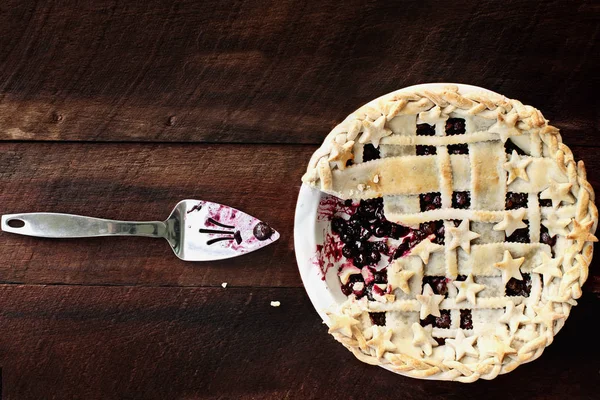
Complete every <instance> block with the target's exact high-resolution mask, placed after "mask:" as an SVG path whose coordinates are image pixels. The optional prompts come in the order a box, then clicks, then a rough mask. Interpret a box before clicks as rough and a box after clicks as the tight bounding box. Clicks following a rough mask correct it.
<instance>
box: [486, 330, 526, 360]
mask: <svg viewBox="0 0 600 400" xmlns="http://www.w3.org/2000/svg"><path fill="white" fill-rule="evenodd" d="M512 341H513V338H512V337H509V338H508V342H505V341H504V340H502V339H500V338H499V337H498V336H496V335H493V336H492V337H491V338H488V339H487V340H480V341H479V342H478V344H479V349H480V350H481V353H482V354H484V355H488V356H495V357H497V358H498V360H499V361H500V362H502V360H504V357H505V356H506V355H507V354H516V353H517V350H516V349H513V348H512V347H510V344H511V343H512Z"/></svg>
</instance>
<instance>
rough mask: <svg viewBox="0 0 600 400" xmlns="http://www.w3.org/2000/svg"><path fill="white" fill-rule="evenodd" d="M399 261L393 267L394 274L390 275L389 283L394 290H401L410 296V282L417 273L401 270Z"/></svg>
mask: <svg viewBox="0 0 600 400" xmlns="http://www.w3.org/2000/svg"><path fill="white" fill-rule="evenodd" d="M401 268H402V267H401V266H400V264H399V261H398V260H396V261H395V262H394V265H393V273H391V274H388V283H389V284H390V285H392V288H400V289H401V290H402V291H403V292H404V293H406V294H410V286H408V281H409V280H410V278H412V277H413V275H414V274H415V271H405V270H402V269H401Z"/></svg>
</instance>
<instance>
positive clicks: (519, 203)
mask: <svg viewBox="0 0 600 400" xmlns="http://www.w3.org/2000/svg"><path fill="white" fill-rule="evenodd" d="M523 207H527V193H515V192H508V193H507V194H506V209H507V210H516V209H517V208H523Z"/></svg>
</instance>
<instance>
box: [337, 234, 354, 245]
mask: <svg viewBox="0 0 600 400" xmlns="http://www.w3.org/2000/svg"><path fill="white" fill-rule="evenodd" d="M340 240H341V241H342V242H343V243H352V242H354V236H353V235H350V234H349V233H348V232H345V231H344V232H342V233H340Z"/></svg>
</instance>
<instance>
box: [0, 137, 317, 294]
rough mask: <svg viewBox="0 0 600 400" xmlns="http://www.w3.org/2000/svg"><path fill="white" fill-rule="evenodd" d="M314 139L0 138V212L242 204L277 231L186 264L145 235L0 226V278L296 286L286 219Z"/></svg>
mask: <svg viewBox="0 0 600 400" xmlns="http://www.w3.org/2000/svg"><path fill="white" fill-rule="evenodd" d="M314 149H315V148H314V146H281V145H273V146H260V148H258V146H239V145H155V144H152V145H140V144H77V143H71V144H61V143H54V144H43V143H37V144H28V143H4V144H0V176H1V177H2V186H3V187H2V191H1V192H0V213H2V214H11V213H16V212H36V211H49V212H64V213H71V214H82V215H90V216H97V217H103V218H109V219H120V220H138V221H139V220H150V221H152V220H164V219H166V218H167V216H168V215H169V213H170V211H171V209H172V208H173V207H174V206H175V204H176V203H177V202H178V201H179V200H183V199H201V200H209V201H214V202H218V203H224V204H227V205H229V206H232V207H236V208H239V209H242V210H244V211H245V212H247V213H249V214H251V215H254V216H256V217H257V218H259V219H262V220H263V221H265V222H267V223H269V224H270V225H272V226H273V227H274V228H275V229H277V230H278V231H280V233H281V238H280V239H279V241H277V242H276V243H274V244H271V245H269V246H267V247H265V248H263V249H261V250H259V251H257V252H254V253H251V254H248V255H246V256H244V257H238V258H233V259H229V260H223V261H216V262H204V263H190V262H184V261H181V260H179V259H177V258H176V257H175V255H174V254H173V253H172V251H171V249H170V246H169V245H168V243H167V242H166V241H156V239H149V238H101V239H81V240H61V241H57V240H51V239H38V238H29V237H20V236H17V235H10V234H6V233H0V248H2V249H3V250H2V253H3V254H2V257H0V280H2V281H4V282H20V283H70V284H130V285H131V284H140V285H142V284H143V285H171V286H172V285H179V286H196V285H203V286H205V285H209V286H210V285H213V286H215V285H220V284H221V283H222V282H228V283H229V284H230V285H233V286H299V285H300V282H299V277H298V273H297V269H296V267H295V265H296V263H295V259H294V255H293V235H292V227H293V224H294V222H293V218H294V208H295V204H296V199H297V196H298V190H299V188H300V177H301V175H302V174H303V172H304V171H303V170H304V164H305V162H304V161H303V162H301V163H297V162H293V160H294V159H295V158H297V159H301V160H308V158H309V157H310V154H311V152H312V151H314Z"/></svg>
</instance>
